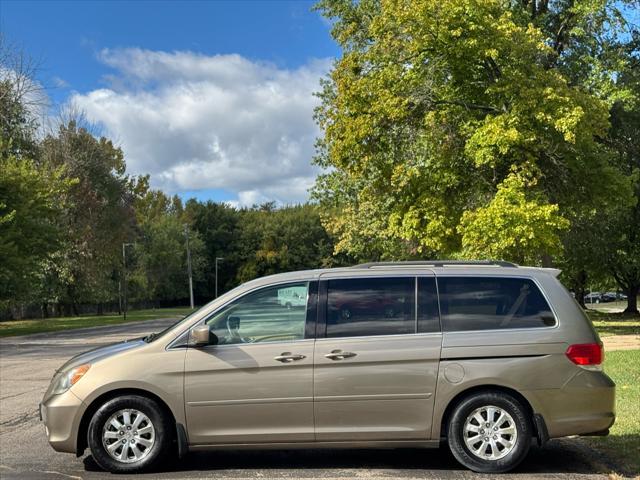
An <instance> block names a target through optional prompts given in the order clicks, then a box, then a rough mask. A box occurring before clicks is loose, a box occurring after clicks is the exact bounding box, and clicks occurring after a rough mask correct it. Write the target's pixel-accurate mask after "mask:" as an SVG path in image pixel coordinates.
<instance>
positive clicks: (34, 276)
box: [0, 140, 72, 305]
mask: <svg viewBox="0 0 640 480" xmlns="http://www.w3.org/2000/svg"><path fill="white" fill-rule="evenodd" d="M1 143H2V140H0V146H1ZM0 172H2V174H1V175H0V305H2V304H4V305H9V304H15V303H16V302H19V301H25V300H33V293H34V288H33V286H34V284H37V282H38V276H39V275H40V274H41V272H42V265H43V263H44V261H45V260H47V259H50V258H51V256H52V255H53V254H54V253H55V252H56V251H57V250H58V249H59V247H60V239H61V236H62V232H61V231H60V228H59V222H58V220H59V218H60V216H61V215H62V212H63V208H64V199H65V194H66V192H67V190H68V189H69V186H70V185H71V183H72V182H70V181H68V180H65V179H64V178H63V175H64V172H63V170H62V169H56V170H54V171H53V172H45V171H42V170H39V169H38V168H37V167H36V166H35V164H34V162H32V161H30V160H26V159H17V158H16V157H15V156H14V155H12V154H10V155H8V156H6V157H5V156H4V155H2V156H0Z"/></svg>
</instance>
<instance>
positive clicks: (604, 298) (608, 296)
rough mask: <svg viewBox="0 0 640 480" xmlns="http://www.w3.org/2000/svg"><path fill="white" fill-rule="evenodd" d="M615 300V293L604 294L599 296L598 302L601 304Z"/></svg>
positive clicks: (616, 298)
mask: <svg viewBox="0 0 640 480" xmlns="http://www.w3.org/2000/svg"><path fill="white" fill-rule="evenodd" d="M616 300H618V295H617V294H616V292H604V293H603V294H602V295H600V301H601V302H603V303H604V302H615V301H616Z"/></svg>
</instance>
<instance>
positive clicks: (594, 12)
mask: <svg viewBox="0 0 640 480" xmlns="http://www.w3.org/2000/svg"><path fill="white" fill-rule="evenodd" d="M572 5H573V4H572V2H511V3H509V2H502V1H499V0H488V1H487V0H483V1H479V0H444V1H437V2H436V1H433V0H415V1H409V0H386V1H380V2H374V1H367V2H364V1H363V2H352V1H349V0H324V1H321V2H320V3H319V7H318V8H319V9H320V10H321V11H322V12H323V13H324V15H325V16H327V17H329V18H331V19H332V20H333V21H334V27H333V31H332V33H333V36H334V38H335V39H336V40H337V41H338V42H339V44H340V45H341V46H342V48H343V51H344V53H343V55H342V57H341V58H340V59H338V60H337V62H336V63H335V65H334V68H333V70H332V71H331V72H330V76H329V78H328V79H327V80H326V81H325V82H324V84H323V89H322V91H321V92H320V94H319V96H320V98H321V101H322V103H321V106H320V107H319V108H318V110H317V112H316V118H317V120H318V123H319V125H320V127H321V128H322V130H323V133H324V136H323V138H321V139H320V141H319V144H318V145H319V152H318V156H317V158H316V162H317V164H318V165H320V166H321V167H324V168H325V169H326V172H325V174H324V175H322V176H321V177H320V178H319V180H318V182H317V183H316V188H315V198H316V199H318V200H319V201H321V203H322V204H323V206H324V208H325V209H326V211H328V212H331V216H330V217H328V218H326V219H325V225H326V226H327V228H328V229H330V230H331V231H332V232H333V233H334V234H335V235H337V237H338V242H337V244H336V245H337V250H338V251H345V252H349V253H352V254H354V255H359V256H360V255H363V254H364V255H365V256H366V251H367V245H370V246H371V248H372V250H373V254H374V255H375V256H379V257H387V258H404V257H407V256H411V255H416V254H417V255H421V256H426V257H435V256H445V257H446V256H451V255H459V254H461V253H462V254H463V255H479V256H487V255H492V256H493V255H498V256H499V257H501V258H505V259H512V260H520V259H525V260H526V261H532V262H534V263H541V262H542V260H541V259H542V258H545V257H549V256H550V255H552V254H557V253H558V251H559V250H560V247H559V242H558V238H559V236H560V235H561V234H562V232H563V231H564V230H566V228H567V222H566V220H564V219H566V218H568V217H569V216H571V215H572V214H573V213H574V212H575V211H577V210H583V209H587V208H589V207H590V208H596V207H597V206H600V205H603V204H621V205H626V204H629V203H630V202H631V190H630V186H629V182H628V181H627V180H626V179H625V178H624V177H623V176H621V175H619V173H618V172H617V170H616V168H615V164H614V161H613V155H612V152H611V150H610V149H609V148H607V146H606V145H604V144H603V142H601V141H600V140H601V139H602V138H604V137H605V136H606V134H607V131H608V128H609V123H608V103H607V100H608V97H604V95H601V94H600V91H601V90H604V88H605V85H608V86H611V85H612V82H611V81H608V82H607V81H605V79H607V78H608V79H609V80H610V79H611V75H612V70H611V68H613V66H615V65H616V64H615V62H614V61H613V60H611V61H604V60H602V61H598V62H596V61H595V60H594V59H595V58H596V57H597V58H599V59H602V58H603V57H602V55H600V56H598V52H597V51H596V47H595V43H594V42H595V37H594V36H597V35H602V36H603V37H612V36H613V37H615V35H616V33H617V32H619V23H618V22H617V21H615V20H616V18H617V17H616V13H614V12H615V4H614V3H613V2H609V1H604V0H603V1H601V2H590V3H589V4H585V3H583V4H580V5H579V6H572ZM603 15H604V17H603ZM596 17H597V18H596ZM594 19H596V20H595V21H594ZM577 78H580V79H581V80H582V81H581V82H579V83H576V82H575V81H574V80H575V79H577ZM587 79H588V81H587ZM596 80H598V81H596ZM597 89H600V90H597ZM621 96H622V94H621ZM524 170H526V171H528V172H530V175H531V177H530V179H529V180H528V185H527V188H526V190H527V193H526V195H525V196H524V197H521V198H519V199H516V198H514V197H513V196H511V197H510V199H508V198H507V197H509V195H507V190H513V186H511V185H505V183H504V182H505V181H507V184H509V183H512V181H510V180H508V178H509V176H510V175H511V174H512V172H514V171H524ZM505 202H506V203H505ZM532 202H533V203H532ZM500 205H501V206H502V207H505V208H509V209H513V210H514V211H509V212H500V215H501V217H500V218H497V219H491V220H490V221H489V218H488V217H489V216H490V215H491V214H492V213H496V210H497V209H498V208H499V207H500ZM529 207H535V208H534V210H535V213H533V212H532V213H531V215H533V216H534V217H536V219H535V223H534V224H532V225H525V224H524V223H526V222H528V221H529V220H530V219H531V216H530V215H524V214H523V213H524V210H525V209H527V208H529ZM465 212H467V213H466V214H465ZM507 219H508V221H507ZM500 222H505V225H504V228H502V229H500V230H499V232H497V228H498V225H499V224H500ZM523 230H524V232H525V233H526V234H527V235H528V236H529V237H530V235H533V238H535V239H536V241H528V240H527V241H526V242H525V241H524V240H523V239H522V237H521V234H522V233H523ZM496 233H499V237H500V240H499V242H498V243H499V245H498V247H495V246H489V245H488V242H487V241H486V239H491V238H492V235H495V234H496ZM529 239H530V238H529ZM481 240H482V242H481V243H477V242H480V241H481ZM515 245H517V248H514V246H515ZM511 255H515V256H514V257H511Z"/></svg>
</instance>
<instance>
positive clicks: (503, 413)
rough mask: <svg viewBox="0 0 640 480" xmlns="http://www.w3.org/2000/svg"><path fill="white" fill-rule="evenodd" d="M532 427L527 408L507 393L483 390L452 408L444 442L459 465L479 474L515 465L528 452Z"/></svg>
mask: <svg viewBox="0 0 640 480" xmlns="http://www.w3.org/2000/svg"><path fill="white" fill-rule="evenodd" d="M531 436H532V427H531V422H530V420H529V416H528V415H527V411H526V409H525V408H524V407H523V406H522V404H521V403H520V402H519V401H518V400H517V399H516V398H514V397H513V396H511V395H509V394H506V393H498V392H484V393H478V394H475V395H472V396H470V397H467V398H466V399H464V400H463V401H462V402H461V403H460V404H459V405H458V406H457V407H456V408H455V410H454V411H453V415H452V416H451V420H450V421H449V429H448V434H447V441H448V443H449V448H450V449H451V453H453V456H454V457H455V458H456V460H458V461H459V462H460V463H461V464H462V465H464V466H465V467H467V468H469V469H470V470H473V471H474V472H481V473H501V472H507V471H509V470H512V469H513V468H515V467H516V466H517V465H518V464H519V463H520V462H522V460H524V458H525V457H526V456H527V453H528V452H529V446H530V445H531Z"/></svg>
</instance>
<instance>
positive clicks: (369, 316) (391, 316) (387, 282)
mask: <svg viewBox="0 0 640 480" xmlns="http://www.w3.org/2000/svg"><path fill="white" fill-rule="evenodd" d="M415 331H416V320H415V278H413V277H411V278H408V277H400V278H350V279H343V280H342V279H341V280H329V283H328V286H327V337H360V336H369V335H401V334H409V333H415Z"/></svg>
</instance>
